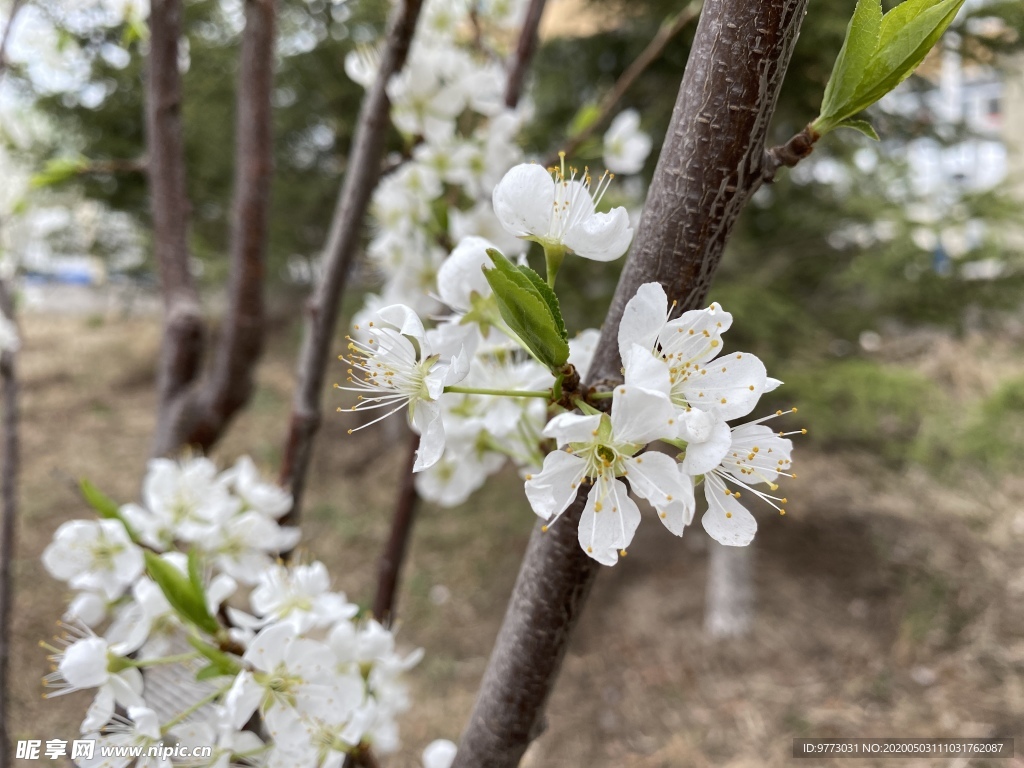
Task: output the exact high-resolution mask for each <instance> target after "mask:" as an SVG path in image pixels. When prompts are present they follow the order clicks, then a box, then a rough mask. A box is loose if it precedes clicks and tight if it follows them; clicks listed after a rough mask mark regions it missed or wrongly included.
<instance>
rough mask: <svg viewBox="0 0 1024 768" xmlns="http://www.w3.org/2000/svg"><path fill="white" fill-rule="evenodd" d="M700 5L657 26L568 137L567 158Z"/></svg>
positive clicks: (696, 3)
mask: <svg viewBox="0 0 1024 768" xmlns="http://www.w3.org/2000/svg"><path fill="white" fill-rule="evenodd" d="M701 5H702V0H694V2H691V3H690V4H689V5H688V6H686V7H685V8H683V10H681V11H680V12H679V13H677V14H676V15H675V16H674V17H673V18H672V19H671V20H670V21H667V22H666V23H665V24H662V25H661V27H660V28H659V29H658V34H656V35H655V36H654V37H652V38H651V41H650V42H649V43H647V46H646V47H645V48H644V49H643V50H642V51H640V55H639V56H637V57H636V58H635V59H634V60H633V62H632V63H631V64H630V65H629V66H628V67H626V69H625V71H624V72H623V73H622V74H621V75H620V76H619V79H618V80H616V81H615V85H613V86H612V89H611V90H610V91H608V93H606V94H605V95H604V97H603V98H602V99H601V102H600V103H599V104H598V106H597V112H598V114H597V117H596V118H595V119H594V120H593V121H592V122H591V123H590V124H589V125H587V127H586V128H584V129H583V130H582V131H580V132H579V133H577V134H576V135H575V136H571V137H570V138H569V141H568V142H567V143H566V146H565V147H563V149H564V151H565V154H566V157H572V155H573V153H574V152H575V151H576V150H577V149H579V147H580V145H581V144H582V143H583V142H584V141H586V140H587V139H589V138H590V137H591V136H593V135H594V132H595V131H596V130H597V129H598V128H601V127H602V126H603V125H604V124H605V123H606V122H607V121H608V118H610V117H611V116H612V112H614V111H615V107H616V106H618V104H619V102H620V101H622V97H623V96H625V95H626V93H627V92H628V91H629V89H630V88H632V87H633V83H635V82H636V81H637V80H638V79H639V78H640V75H642V74H643V73H644V72H646V71H647V68H648V67H649V66H651V64H653V63H654V62H656V61H657V60H658V59H659V58H660V57H661V54H662V53H663V52H664V50H665V47H666V46H667V45H668V44H669V43H670V42H671V41H672V40H673V39H674V38H675V36H676V35H678V34H679V33H680V32H682V31H683V30H684V29H686V27H687V26H688V25H689V23H690V22H691V21H693V20H694V19H696V18H697V17H698V16H699V15H700V9H701ZM557 162H558V158H557V157H555V158H553V159H550V160H549V161H548V162H547V163H546V164H547V165H555V164H556V163H557Z"/></svg>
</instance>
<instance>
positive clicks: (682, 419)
mask: <svg viewBox="0 0 1024 768" xmlns="http://www.w3.org/2000/svg"><path fill="white" fill-rule="evenodd" d="M679 423H680V429H679V437H681V438H682V439H683V440H685V441H686V442H687V446H686V458H684V459H683V463H682V468H683V472H685V473H686V474H688V475H694V476H696V475H703V474H705V473H707V472H710V471H711V470H713V469H714V468H715V467H717V466H718V465H719V464H721V463H722V459H724V458H725V455H726V454H727V453H728V452H729V448H730V447H731V446H732V430H730V429H729V425H728V424H726V423H725V420H724V419H722V417H721V415H720V414H719V413H718V412H717V411H715V410H712V411H700V410H697V409H696V408H694V409H692V410H690V411H683V412H682V413H680V414H679Z"/></svg>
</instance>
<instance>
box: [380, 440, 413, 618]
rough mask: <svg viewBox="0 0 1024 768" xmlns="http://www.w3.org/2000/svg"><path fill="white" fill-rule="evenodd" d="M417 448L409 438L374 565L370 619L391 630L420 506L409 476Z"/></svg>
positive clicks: (410, 475) (411, 476)
mask: <svg viewBox="0 0 1024 768" xmlns="http://www.w3.org/2000/svg"><path fill="white" fill-rule="evenodd" d="M419 444H420V438H419V435H412V434H411V435H410V436H409V450H408V455H407V457H406V460H405V463H404V464H403V465H402V485H401V488H399V491H398V498H397V499H395V509H394V511H393V512H392V513H391V533H390V534H389V535H388V541H387V543H386V544H385V545H384V551H383V552H381V555H380V561H379V563H378V565H377V594H376V596H375V597H374V599H373V615H374V618H376V619H377V621H379V622H380V623H381V624H383V625H384V626H390V625H391V624H392V622H393V619H394V614H395V603H396V602H397V601H396V598H395V596H396V594H397V593H398V577H399V575H400V574H401V571H402V563H403V562H404V561H405V553H406V551H407V550H408V547H409V538H410V536H411V534H412V525H413V522H414V521H415V519H416V508H417V506H419V496H417V495H416V481H415V477H416V476H415V475H414V474H413V473H412V468H413V464H414V463H415V462H416V449H417V448H418V447H419Z"/></svg>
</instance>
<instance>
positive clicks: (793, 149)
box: [761, 125, 821, 183]
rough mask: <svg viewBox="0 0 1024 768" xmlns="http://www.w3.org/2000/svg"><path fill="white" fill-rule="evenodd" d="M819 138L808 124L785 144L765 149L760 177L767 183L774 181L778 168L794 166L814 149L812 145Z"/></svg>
mask: <svg viewBox="0 0 1024 768" xmlns="http://www.w3.org/2000/svg"><path fill="white" fill-rule="evenodd" d="M820 138H821V134H819V133H818V132H817V131H816V130H814V129H813V128H811V126H809V125H808V126H807V127H806V128H804V129H803V130H802V131H800V133H798V134H796V135H794V136H792V137H791V138H790V139H789V141H787V142H786V143H785V144H780V145H778V146H777V147H772V148H771V149H766V150H765V151H764V169H763V170H762V171H761V176H762V178H763V179H764V180H765V181H766V182H768V183H770V182H772V181H774V180H775V174H776V172H777V171H778V170H779V168H782V167H783V166H785V167H787V168H792V167H793V166H795V165H796V164H797V163H799V162H800V161H801V160H803V159H804V158H805V157H807V156H808V155H810V154H811V152H813V151H814V145H815V144H816V143H817V141H818V139H820Z"/></svg>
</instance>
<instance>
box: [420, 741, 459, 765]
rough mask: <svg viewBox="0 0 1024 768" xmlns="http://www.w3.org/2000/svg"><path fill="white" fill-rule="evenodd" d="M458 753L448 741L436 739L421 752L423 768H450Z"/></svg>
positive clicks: (455, 747)
mask: <svg viewBox="0 0 1024 768" xmlns="http://www.w3.org/2000/svg"><path fill="white" fill-rule="evenodd" d="M458 751H459V748H458V747H457V746H455V744H454V743H453V742H451V741H448V739H436V740H434V741H432V742H430V744H428V745H427V748H426V749H424V750H423V768H451V767H452V763H453V762H455V753H456V752H458Z"/></svg>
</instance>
